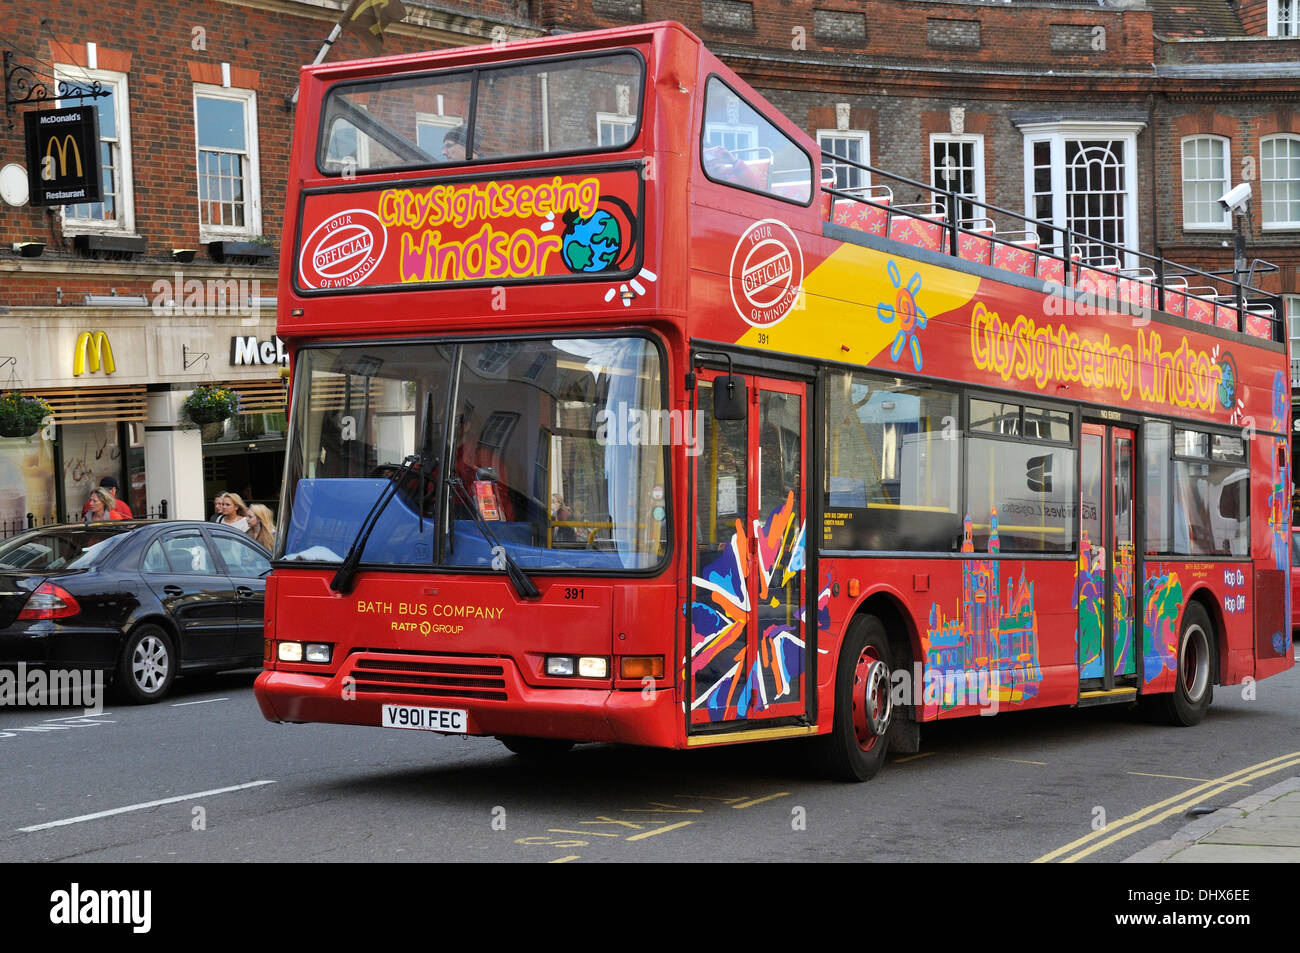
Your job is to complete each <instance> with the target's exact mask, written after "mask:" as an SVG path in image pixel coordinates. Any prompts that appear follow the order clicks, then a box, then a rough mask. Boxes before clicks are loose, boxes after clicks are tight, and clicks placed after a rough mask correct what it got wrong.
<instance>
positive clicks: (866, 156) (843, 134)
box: [817, 129, 871, 192]
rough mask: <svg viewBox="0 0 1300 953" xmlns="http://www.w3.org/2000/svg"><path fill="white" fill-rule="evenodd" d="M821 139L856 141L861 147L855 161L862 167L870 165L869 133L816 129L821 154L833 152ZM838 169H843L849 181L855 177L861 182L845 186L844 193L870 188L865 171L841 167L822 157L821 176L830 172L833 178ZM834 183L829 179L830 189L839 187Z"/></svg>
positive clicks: (856, 130)
mask: <svg viewBox="0 0 1300 953" xmlns="http://www.w3.org/2000/svg"><path fill="white" fill-rule="evenodd" d="M823 139H856V140H858V142H859V143H860V144H861V146H862V149H861V156H862V157H861V158H860V159H858V160H857V161H859V162H861V163H862V164H863V165H871V133H869V132H867V131H866V130H865V129H818V130H817V148H818V149H819V150H821V151H822V152H834V150H833V149H829V148H827V146H826V143H825V142H823V141H822V140H823ZM840 168H843V169H844V170H845V171H846V172H847V173H848V178H850V179H852V178H854V177H855V175H856V176H859V177H861V181H860V182H858V183H857V184H856V185H854V184H853V183H851V182H850V183H849V184H847V185H845V186H844V190H845V191H847V192H851V191H853V190H854V189H866V188H870V186H871V173H870V172H867V171H866V170H865V169H858V168H855V167H853V166H851V165H842V164H841V163H839V162H836V161H834V160H832V159H827V158H826V157H825V156H822V175H823V176H825V175H826V173H827V172H830V173H831V174H832V176H833V175H834V173H835V171H836V170H837V169H840ZM834 183H835V179H834V178H829V181H828V183H827V184H830V185H831V187H832V188H839V186H837V185H835V184H834Z"/></svg>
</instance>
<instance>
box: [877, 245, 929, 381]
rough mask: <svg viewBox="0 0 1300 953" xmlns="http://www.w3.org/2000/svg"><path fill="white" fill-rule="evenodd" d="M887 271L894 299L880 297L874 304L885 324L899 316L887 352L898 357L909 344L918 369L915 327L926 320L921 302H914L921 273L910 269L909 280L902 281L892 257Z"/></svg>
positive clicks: (919, 349) (919, 343)
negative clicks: (896, 331)
mask: <svg viewBox="0 0 1300 953" xmlns="http://www.w3.org/2000/svg"><path fill="white" fill-rule="evenodd" d="M888 271H889V280H890V281H891V282H892V283H893V285H894V292H895V295H894V303H893V304H885V303H884V302H883V301H882V302H880V303H879V304H877V305H876V317H878V318H880V320H881V321H883V322H884V323H885V324H893V323H894V319H895V318H898V334H897V335H896V336H895V337H894V343H893V345H892V346H891V347H890V349H889V356H890V357H891V358H893V359H894V360H895V361H897V360H898V358H899V357H900V356H901V355H902V353H903V348H905V347H909V346H910V348H911V351H912V366H913V367H914V368H916V369H917V370H918V371H919V370H920V369H921V341H920V339H919V338H918V337H917V336H916V335H917V332H918V331H924V330H925V322H926V321H927V320H928V319H927V318H926V316H925V312H924V311H922V310H921V306H920V305H919V304H917V303H916V296H917V294H918V293H919V292H920V291H921V275H920V273H919V272H915V273H913V274H912V278H911V280H910V281H908V283H907V284H906V285H904V284H903V278H902V276H901V275H900V274H899V272H898V265H897V264H895V263H894V260H893V259H892V258H891V259H890V260H889V268H888Z"/></svg>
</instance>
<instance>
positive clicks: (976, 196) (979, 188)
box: [927, 132, 987, 218]
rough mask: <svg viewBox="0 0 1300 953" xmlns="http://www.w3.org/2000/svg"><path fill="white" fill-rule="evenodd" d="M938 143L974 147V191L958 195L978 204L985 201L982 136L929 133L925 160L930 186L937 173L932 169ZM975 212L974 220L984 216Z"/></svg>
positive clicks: (975, 134)
mask: <svg viewBox="0 0 1300 953" xmlns="http://www.w3.org/2000/svg"><path fill="white" fill-rule="evenodd" d="M940 142H954V143H959V144H963V143H971V144H972V145H974V147H975V148H974V149H973V150H972V152H973V153H974V156H973V164H972V166H971V172H972V178H973V179H974V182H973V185H974V188H975V191H974V193H973V194H969V195H968V194H966V193H965V192H959V193H958V195H960V196H961V197H962V198H964V199H972V200H974V201H976V202H980V203H983V202H985V201H987V199H985V198H984V134H983V133H978V132H971V133H962V134H961V135H957V134H955V133H951V132H932V133H930V149H929V153H928V155H927V160H928V165H929V166H930V184H931V185H932V186H933V185H934V184H935V177H936V176H935V173H936V172H937V171H938V170H936V169H935V167H934V147H935V144H936V143H940ZM936 198H938V196H936ZM976 211H977V214H976V216H975V217H976V218H982V217H984V216H985V214H986V213H985V212H984V211H983V210H979V209H977V210H976Z"/></svg>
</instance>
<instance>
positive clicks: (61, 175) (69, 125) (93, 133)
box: [23, 106, 103, 205]
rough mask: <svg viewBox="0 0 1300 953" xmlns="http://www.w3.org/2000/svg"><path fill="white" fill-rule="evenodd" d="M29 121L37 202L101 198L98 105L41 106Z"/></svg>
mask: <svg viewBox="0 0 1300 953" xmlns="http://www.w3.org/2000/svg"><path fill="white" fill-rule="evenodd" d="M23 120H24V121H25V122H26V124H27V179H28V182H29V183H30V185H31V203H32V204H33V205H76V204H77V203H78V202H98V201H99V200H100V199H101V198H102V197H103V196H102V193H101V191H100V180H99V114H98V111H97V110H96V109H95V107H94V106H67V107H64V108H63V109H40V110H37V111H35V112H29V113H27V114H26V115H24V116H23Z"/></svg>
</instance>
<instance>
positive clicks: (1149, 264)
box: [822, 150, 1286, 343]
mask: <svg viewBox="0 0 1300 953" xmlns="http://www.w3.org/2000/svg"><path fill="white" fill-rule="evenodd" d="M822 159H823V163H824V164H823V169H824V170H825V169H826V166H827V165H828V164H830V163H832V162H833V163H835V164H836V165H838V166H849V167H852V168H855V169H859V170H861V171H862V172H864V173H866V174H867V176H868V180H869V181H870V182H871V185H870V186H863V187H861V188H853V189H838V188H834V187H833V186H832V185H828V184H826V183H823V184H822V191H823V192H824V193H827V194H828V195H830V196H831V199H830V202H829V203H826V204H827V205H828V208H827V211H826V215H827V219H828V220H829V221H830V222H832V223H834V221H835V208H836V201H837V200H848V201H851V202H857V203H859V204H860V205H863V206H867V207H870V208H874V209H878V210H880V211H882V212H883V213H884V214H885V217H886V222H887V223H888V222H890V221H892V220H893V219H895V218H896V217H898V216H905V217H906V218H908V219H911V220H914V221H917V222H921V223H926V224H927V225H929V226H933V225H936V224H937V225H939V226H940V228H941V230H942V234H943V239H942V242H941V246H942V247H941V249H940V250H941V251H943V252H946V253H947V254H950V255H952V256H953V257H954V258H961V257H962V256H961V254H960V249H961V240H962V236H964V235H965V236H974V237H975V238H977V239H979V240H981V241H988V242H989V243H990V247H991V248H996V247H997V246H1008V247H1014V248H1020V249H1026V248H1031V247H1032V251H1033V254H1034V255H1035V258H1036V259H1041V258H1046V259H1048V260H1051V261H1054V262H1057V263H1059V265H1058V266H1057V267H1056V268H1054V269H1053V270H1054V271H1055V272H1057V273H1059V274H1060V275H1061V276H1062V278H1061V284H1062V285H1064V286H1066V287H1074V288H1077V287H1078V280H1079V279H1080V278H1081V277H1083V276H1084V275H1085V274H1086V272H1085V269H1089V270H1091V271H1094V272H1096V271H1104V272H1105V273H1107V274H1112V275H1114V276H1115V278H1116V279H1117V280H1124V281H1129V282H1140V283H1141V284H1142V285H1144V286H1146V287H1147V288H1149V289H1150V294H1151V299H1152V301H1151V304H1152V306H1154V307H1156V308H1157V309H1159V310H1160V311H1168V310H1169V309H1168V307H1167V304H1169V295H1173V294H1179V295H1182V296H1183V297H1184V299H1186V298H1187V297H1189V296H1190V297H1193V298H1201V299H1202V300H1208V301H1209V302H1210V303H1211V304H1212V305H1215V306H1228V307H1231V308H1233V309H1235V311H1236V314H1237V318H1236V323H1237V328H1236V330H1238V331H1244V330H1245V327H1246V322H1247V316H1248V315H1252V316H1258V317H1259V318H1261V319H1263V320H1265V321H1267V322H1268V324H1269V328H1270V331H1271V334H1270V335H1269V337H1270V339H1271V340H1273V341H1276V342H1278V343H1283V342H1285V338H1284V337H1283V335H1284V334H1285V333H1286V322H1285V320H1284V318H1285V317H1286V311H1285V308H1284V306H1283V302H1282V297H1281V295H1273V294H1269V293H1267V292H1265V291H1263V290H1261V289H1260V288H1258V287H1256V286H1254V285H1253V284H1251V281H1252V280H1253V278H1254V277H1255V276H1256V275H1263V274H1269V273H1271V272H1275V271H1278V270H1279V269H1278V266H1277V265H1274V264H1272V263H1271V262H1266V261H1263V260H1261V259H1256V260H1255V261H1253V262H1251V264H1250V267H1249V269H1248V271H1247V280H1246V281H1237V280H1234V278H1233V277H1230V276H1232V275H1234V274H1235V273H1234V272H1230V271H1229V272H1224V271H1202V270H1200V269H1199V268H1194V267H1192V266H1191V265H1184V264H1180V263H1177V262H1172V261H1168V260H1166V259H1164V258H1161V257H1159V256H1158V255H1150V254H1147V253H1146V252H1142V251H1138V250H1136V249H1134V248H1129V247H1127V246H1124V245H1118V244H1115V243H1114V242H1108V241H1105V240H1103V239H1099V238H1094V237H1092V236H1091V235H1085V234H1081V233H1079V232H1076V231H1074V230H1072V229H1070V228H1062V227H1061V226H1059V225H1056V224H1054V223H1053V222H1048V221H1043V220H1042V219H1035V218H1030V217H1028V216H1026V215H1021V214H1020V213H1018V212H1013V211H1011V210H1010V209H1005V208H1001V207H999V206H997V205H990V204H988V203H987V202H980V201H977V200H976V199H973V198H971V197H969V196H967V195H964V194H962V193H961V192H958V191H956V190H955V189H939V188H935V187H934V186H931V185H927V184H926V183H924V182H918V181H917V180H915V179H909V178H907V177H906V176H901V175H895V174H894V173H892V172H887V171H885V170H883V169H877V168H875V167H874V166H869V165H864V164H863V163H860V162H855V161H853V160H852V159H846V158H844V157H843V156H838V155H835V154H834V153H831V152H827V151H825V150H823V152H822ZM881 179H884V180H887V181H888V182H889V183H897V184H898V185H899V186H903V187H906V188H909V189H917V190H919V191H918V192H917V194H916V198H917V201H916V202H915V203H908V204H905V205H896V204H894V203H893V202H892V201H891V199H892V192H893V188H892V187H890V186H888V185H884V186H882V183H881V181H880V180H881ZM882 187H884V188H886V189H887V190H888V191H889V192H890V193H891V195H890V196H889V197H885V196H883V195H882V194H881V193H880V189H881V188H882ZM873 190H874V191H875V194H874V195H873V194H872V193H873ZM926 196H928V197H929V198H928V201H927V199H926ZM882 199H883V201H882ZM920 209H928V210H929V211H921V210H920ZM962 209H972V210H974V211H973V212H972V213H971V214H969V215H967V216H966V217H965V218H962V217H960V216H961V215H962V211H961V210H962ZM998 222H1003V223H1006V222H1010V223H1011V229H1013V230H1011V231H1008V230H1007V229H1005V228H1004V229H1002V230H1001V231H999V230H998V229H997V228H996V227H994V228H993V229H988V228H985V229H979V228H974V227H968V226H972V225H975V224H976V223H989V224H991V225H996V223H998ZM1029 234H1032V235H1033V236H1034V242H1033V244H1032V246H1030V245H1029V244H1027V243H1025V242H1024V240H1022V241H1021V242H1016V241H1015V240H1014V239H1013V238H1011V237H1009V236H1021V235H1029ZM1133 262H1140V263H1143V264H1139V265H1133V264H1131V263H1133ZM1033 277H1037V275H1036V274H1035V275H1033ZM1192 279H1196V280H1201V281H1204V282H1209V283H1210V284H1209V287H1208V288H1206V289H1204V290H1206V291H1211V292H1213V297H1211V298H1208V299H1207V298H1204V297H1203V296H1202V295H1198V294H1195V293H1194V292H1196V291H1198V290H1201V289H1198V288H1192V287H1189V286H1191V285H1193V284H1194V281H1193V280H1192ZM1229 302H1231V304H1230V305H1229ZM1135 304H1136V302H1135Z"/></svg>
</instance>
